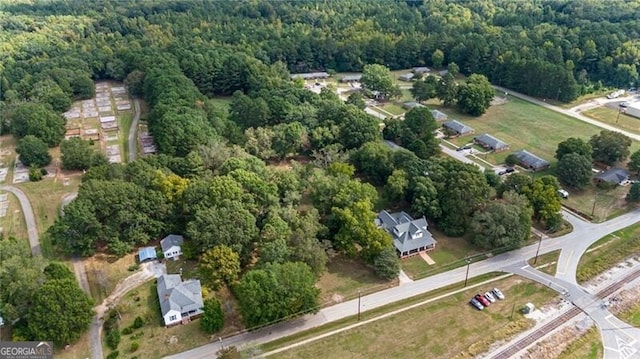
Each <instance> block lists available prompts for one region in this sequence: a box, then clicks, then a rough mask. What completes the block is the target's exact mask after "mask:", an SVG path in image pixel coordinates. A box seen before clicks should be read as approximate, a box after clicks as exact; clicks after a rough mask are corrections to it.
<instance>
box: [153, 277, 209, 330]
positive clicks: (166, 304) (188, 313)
mask: <svg viewBox="0 0 640 359" xmlns="http://www.w3.org/2000/svg"><path fill="white" fill-rule="evenodd" d="M158 299H159V300H160V311H161V312H162V319H163V320H164V325H165V326H166V327H169V326H172V325H176V324H180V323H188V322H190V321H191V319H194V318H197V317H199V316H200V315H202V313H204V311H203V309H202V308H203V307H204V303H203V301H202V287H201V286H200V281H199V280H196V279H190V280H188V281H184V282H183V281H182V279H181V278H180V275H178V274H164V275H162V276H160V277H159V278H158Z"/></svg>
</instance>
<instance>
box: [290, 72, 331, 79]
mask: <svg viewBox="0 0 640 359" xmlns="http://www.w3.org/2000/svg"><path fill="white" fill-rule="evenodd" d="M328 77H329V74H328V73H327V72H309V73H305V74H291V78H292V79H296V78H301V79H305V80H311V79H326V78H328Z"/></svg>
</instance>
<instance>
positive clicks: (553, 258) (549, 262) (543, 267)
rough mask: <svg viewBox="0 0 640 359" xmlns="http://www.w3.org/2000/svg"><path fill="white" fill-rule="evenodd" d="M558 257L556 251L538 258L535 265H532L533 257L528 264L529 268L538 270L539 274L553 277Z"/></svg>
mask: <svg viewBox="0 0 640 359" xmlns="http://www.w3.org/2000/svg"><path fill="white" fill-rule="evenodd" d="M559 256H560V250H557V251H553V252H549V253H545V254H543V255H540V256H538V260H537V261H536V263H534V260H535V257H534V258H531V259H529V261H528V263H529V265H530V266H532V267H536V268H538V269H539V270H540V271H541V272H544V273H547V274H550V275H555V274H556V268H557V266H558V257H559Z"/></svg>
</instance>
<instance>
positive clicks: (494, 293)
mask: <svg viewBox="0 0 640 359" xmlns="http://www.w3.org/2000/svg"><path fill="white" fill-rule="evenodd" d="M491 292H492V293H493V295H495V296H496V298H498V299H500V300H504V294H502V292H501V291H500V289H498V288H493V290H491Z"/></svg>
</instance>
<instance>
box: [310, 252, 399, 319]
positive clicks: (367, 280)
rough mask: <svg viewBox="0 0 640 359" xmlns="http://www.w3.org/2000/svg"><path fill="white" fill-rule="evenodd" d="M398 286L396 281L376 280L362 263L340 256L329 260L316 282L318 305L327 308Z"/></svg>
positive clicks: (371, 270)
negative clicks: (318, 296)
mask: <svg viewBox="0 0 640 359" xmlns="http://www.w3.org/2000/svg"><path fill="white" fill-rule="evenodd" d="M396 285H398V282H397V280H393V281H386V280H382V279H380V278H378V277H377V276H376V275H375V273H374V271H373V269H372V268H370V267H368V266H366V265H365V264H364V263H363V262H362V261H359V260H354V259H349V258H346V257H344V256H342V255H338V256H336V257H333V258H331V260H330V261H329V263H327V271H326V272H325V273H324V274H322V276H321V277H320V279H319V280H318V283H317V286H318V287H319V288H320V291H321V292H320V305H321V306H329V305H332V304H335V303H339V302H342V301H345V300H350V299H353V298H356V297H358V292H360V294H361V295H367V294H370V293H373V292H377V291H380V290H383V289H386V288H390V287H394V286H396Z"/></svg>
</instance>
